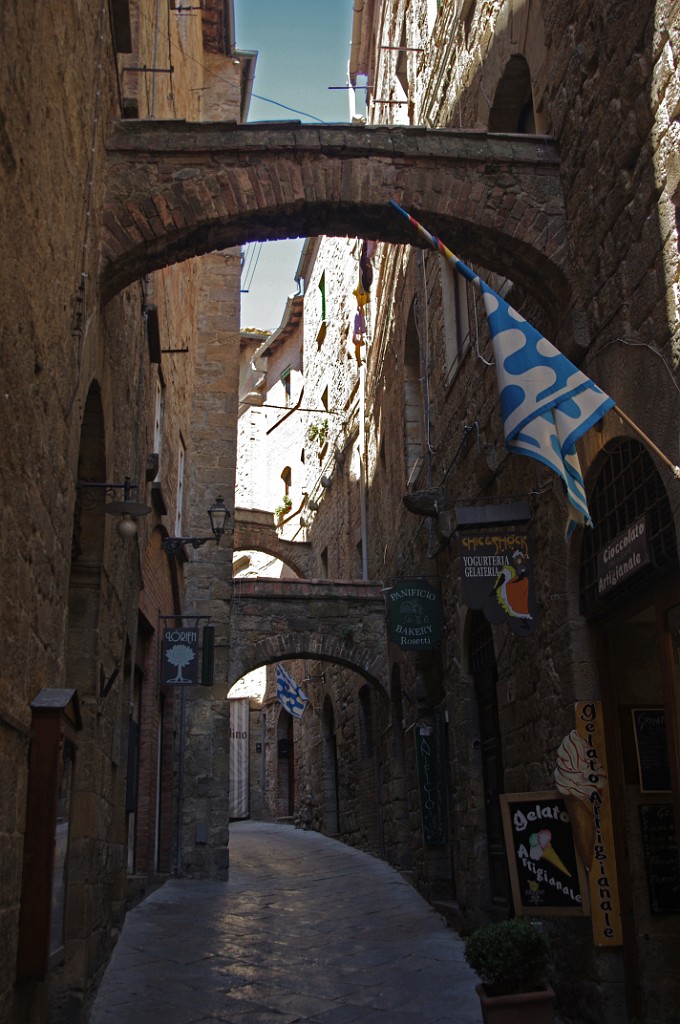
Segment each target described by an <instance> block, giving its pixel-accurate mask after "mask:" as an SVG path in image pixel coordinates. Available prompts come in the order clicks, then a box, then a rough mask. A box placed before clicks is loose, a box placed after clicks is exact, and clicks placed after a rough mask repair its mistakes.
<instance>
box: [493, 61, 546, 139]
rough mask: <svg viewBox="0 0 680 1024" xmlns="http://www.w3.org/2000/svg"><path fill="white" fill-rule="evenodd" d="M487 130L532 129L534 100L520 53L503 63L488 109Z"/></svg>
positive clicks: (526, 65)
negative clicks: (501, 73) (503, 69)
mask: <svg viewBox="0 0 680 1024" xmlns="http://www.w3.org/2000/svg"><path fill="white" fill-rule="evenodd" d="M489 131H490V132H519V133H520V134H528V135H531V134H532V133H533V132H535V131H536V119H535V117H534V101H533V96H532V93H531V73H530V71H529V65H528V64H527V62H526V60H525V59H524V57H522V55H521V54H519V53H516V54H514V55H513V56H512V57H511V58H510V60H509V61H508V63H507V64H506V66H505V71H504V72H503V77H502V78H501V80H500V82H499V83H498V86H497V88H496V95H495V96H494V100H493V106H492V107H491V111H490V112H489Z"/></svg>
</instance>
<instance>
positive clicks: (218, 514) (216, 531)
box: [161, 497, 230, 555]
mask: <svg viewBox="0 0 680 1024" xmlns="http://www.w3.org/2000/svg"><path fill="white" fill-rule="evenodd" d="M229 515H230V513H229V509H228V508H227V507H226V505H225V504H224V500H223V499H222V497H218V498H217V500H216V501H214V502H213V504H212V505H211V506H210V508H209V509H208V518H209V519H210V527H211V529H212V537H166V538H165V540H164V541H163V543H162V544H161V547H162V548H163V551H167V553H168V554H169V555H176V554H177V553H178V552H179V551H181V550H182V548H183V547H184V545H185V544H190V545H191V547H192V548H200V547H202V545H203V544H207V542H208V541H209V540H214V541H215V543H216V544H219V542H220V541H221V540H222V537H223V536H224V531H225V530H226V528H227V520H228V519H229Z"/></svg>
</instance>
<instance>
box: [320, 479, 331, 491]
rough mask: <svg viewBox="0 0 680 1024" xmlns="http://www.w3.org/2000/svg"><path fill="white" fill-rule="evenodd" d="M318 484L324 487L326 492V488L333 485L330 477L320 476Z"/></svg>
mask: <svg viewBox="0 0 680 1024" xmlns="http://www.w3.org/2000/svg"><path fill="white" fill-rule="evenodd" d="M320 483H321V486H322V487H325V488H326V490H328V488H329V487H330V485H331V484H332V483H333V481H332V479H331V477H329V476H322V477H321V480H320Z"/></svg>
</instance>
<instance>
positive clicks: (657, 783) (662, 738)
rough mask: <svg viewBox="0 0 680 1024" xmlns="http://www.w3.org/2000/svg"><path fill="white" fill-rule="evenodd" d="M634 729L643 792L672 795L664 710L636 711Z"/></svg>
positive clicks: (642, 709) (643, 709)
mask: <svg viewBox="0 0 680 1024" xmlns="http://www.w3.org/2000/svg"><path fill="white" fill-rule="evenodd" d="M632 713H633V730H634V732H635V748H636V750H637V759H638V769H639V771H640V791H641V792H642V793H669V792H670V790H671V770H670V766H669V763H668V742H667V740H666V712H665V711H664V709H663V708H660V707H658V708H633V709H632Z"/></svg>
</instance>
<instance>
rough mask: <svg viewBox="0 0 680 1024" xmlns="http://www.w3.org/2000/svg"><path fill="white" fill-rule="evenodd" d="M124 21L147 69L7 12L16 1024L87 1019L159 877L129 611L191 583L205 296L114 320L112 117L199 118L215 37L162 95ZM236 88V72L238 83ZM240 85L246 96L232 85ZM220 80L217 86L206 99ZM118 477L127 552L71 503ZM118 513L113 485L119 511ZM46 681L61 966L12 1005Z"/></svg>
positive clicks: (151, 723)
mask: <svg viewBox="0 0 680 1024" xmlns="http://www.w3.org/2000/svg"><path fill="white" fill-rule="evenodd" d="M133 14H134V18H133V44H134V47H135V53H134V54H131V55H129V56H125V57H123V56H117V55H116V53H115V49H114V46H113V42H112V39H111V36H110V21H109V16H108V6H107V5H106V4H103V3H102V4H99V5H96V4H95V5H82V4H79V3H68V4H66V5H65V6H64V7H63V8H61V9H60V12H59V18H58V19H57V21H56V22H55V21H54V19H53V18H52V17H51V16H50V14H49V12H41V11H39V10H37V9H36V10H28V9H24V7H22V5H20V4H15V3H10V4H5V5H3V7H2V11H1V12H0V30H1V32H2V37H3V40H4V42H5V46H6V48H7V52H8V53H11V55H12V59H11V60H8V61H6V62H5V63H4V64H3V67H2V70H1V71H0V154H1V157H0V178H1V179H2V190H3V195H5V196H6V201H5V202H4V203H3V208H2V213H0V234H1V236H2V238H3V251H2V257H1V258H0V318H1V323H2V326H1V328H0V331H1V332H2V333H1V335H0V347H1V356H2V358H1V362H2V366H3V387H2V395H3V397H2V402H0V428H1V430H2V436H3V439H4V442H5V443H4V445H3V456H2V459H1V460H0V503H1V506H2V514H3V546H2V550H1V552H0V564H1V571H2V575H3V580H4V586H3V588H2V596H1V597H0V602H1V608H2V616H3V623H4V634H3V669H2V677H1V679H0V722H1V723H2V724H1V725H0V729H2V732H3V740H2V743H1V744H0V749H2V751H3V754H2V774H3V783H4V787H3V788H4V789H5V793H6V797H5V800H4V801H3V803H2V807H1V808H0V843H1V844H2V848H3V856H2V864H3V868H2V878H1V879H0V882H1V884H0V889H1V891H2V899H1V902H0V926H1V927H0V931H1V932H2V935H3V949H2V956H1V957H0V960H1V963H2V968H1V969H0V1019H2V1020H3V1021H5V1020H7V1021H10V1020H11V1021H12V1022H19V1021H30V1022H31V1024H33V1022H34V1021H35V1022H43V1021H45V1020H46V1019H47V1014H48V1008H47V1006H48V987H49V989H50V996H49V1001H50V1003H51V1010H50V1020H51V1021H54V1022H57V1021H64V1022H66V1021H68V1022H75V1021H79V1020H80V1019H81V1018H82V1016H83V1014H84V1012H85V1009H86V1006H87V1003H88V1000H89V999H90V998H91V995H92V992H93V989H94V987H95V985H96V983H97V981H98V978H99V977H100V975H101V972H102V970H103V967H104V964H105V962H106V958H107V956H108V954H109V953H110V950H111V948H112V945H113V943H114V941H115V938H116V935H117V933H118V930H119V928H120V924H121V922H122V918H123V915H124V912H125V907H126V901H127V868H128V867H129V868H130V869H131V870H136V871H138V872H142V873H143V875H144V878H150V877H151V876H152V875H153V873H154V871H155V870H156V863H155V853H156V851H155V838H156V836H155V819H154V813H155V803H156V801H155V783H156V766H157V763H158V760H157V757H158V749H157V735H158V727H159V723H160V721H161V718H160V716H161V699H160V695H159V693H158V686H157V680H156V657H155V641H154V640H153V638H151V639H150V638H149V636H148V635H146V634H145V635H144V636H142V637H140V638H139V639H138V636H137V630H138V618H137V612H138V595H139V594H140V591H142V592H143V596H142V601H141V605H142V611H143V616H144V618H145V619H146V622H147V624H148V626H149V631H150V632H151V633H153V631H155V629H156V626H157V615H158V613H159V612H162V613H171V612H177V611H179V610H180V608H181V604H182V590H183V585H182V580H181V572H180V573H178V572H177V566H176V565H175V566H174V567H173V570H172V571H169V567H168V558H167V555H165V553H163V552H161V551H160V537H161V535H162V534H167V533H173V532H174V527H175V521H176V516H175V512H176V500H177V493H178V487H177V485H178V469H177V467H178V448H179V439H180V436H181V437H182V439H183V440H184V443H185V444H186V445H187V447H188V449H189V453H190V451H191V444H192V441H191V420H190V413H191V409H190V406H189V396H190V395H191V392H192V390H193V384H192V379H193V378H192V375H193V365H194V361H195V358H196V349H197V344H196V339H197V329H196V321H197V301H198V286H199V280H198V277H197V271H196V268H195V266H194V267H192V266H185V267H181V268H180V267H174V268H172V269H170V270H168V271H163V272H162V273H161V274H159V275H158V276H157V278H156V279H155V280H154V279H149V280H148V281H146V282H144V283H137V284H133V285H131V286H130V287H129V288H128V289H127V290H126V291H125V292H123V293H121V294H120V295H118V296H117V297H116V298H115V299H113V300H112V301H111V302H109V303H108V305H106V306H105V307H104V306H102V305H101V303H100V296H99V291H98V272H99V246H100V239H101V233H100V225H101V218H102V212H103V211H102V204H103V196H104V171H103V162H102V156H103V151H104V146H105V140H106V138H107V136H108V134H109V132H110V128H111V122H112V119H116V118H119V117H120V116H121V109H120V106H119V101H120V99H121V98H123V100H126V99H129V98H134V97H136V100H137V103H138V108H137V109H138V113H139V114H141V116H146V117H148V116H154V117H156V118H157V119H162V118H165V117H173V118H174V117H185V118H187V119H190V120H191V119H193V118H196V117H198V116H200V110H199V109H198V107H197V102H196V101H197V96H198V95H200V93H197V92H196V91H195V89H194V88H193V87H194V86H197V85H202V84H203V81H202V72H201V74H200V75H199V76H198V79H197V70H196V69H197V68H199V67H200V61H197V60H196V57H197V56H199V55H200V51H201V49H202V37H201V27H200V26H201V23H200V19H198V18H194V19H191V25H189V23H188V22H187V24H186V25H185V27H184V28H183V27H182V25H181V24H180V20H181V19H180V18H179V16H178V15H177V14H175V13H170V12H169V9H168V8H167V6H166V10H165V11H164V12H163V18H162V19H161V20H162V22H163V23H162V24H161V25H160V28H159V31H160V38H161V42H162V45H161V47H160V51H159V57H158V59H159V63H160V64H163V63H164V61H165V59H166V58H167V56H168V52H167V51H168V48H169V46H171V47H172V48H173V53H174V58H173V66H174V71H173V75H172V76H166V77H165V78H164V79H163V81H162V85H161V84H160V80H161V76H160V75H158V76H156V82H157V85H156V86H154V88H153V89H152V88H150V86H151V77H152V76H150V75H146V76H141V75H138V76H137V77H135V75H134V74H133V73H132V72H129V71H123V65H125V64H128V65H129V64H135V63H136V64H137V65H139V66H141V65H142V64H146V65H147V66H151V65H152V64H153V58H152V54H153V46H154V28H153V26H154V16H153V15H154V11H153V5H152V4H150V3H142V4H138V5H136V6H135V8H134V10H133ZM185 29H186V31H185ZM168 33H170V39H169V37H168ZM182 33H184V36H182ZM75 54H77V58H78V59H77V60H76V59H74V55H75ZM213 57H214V61H216V62H217V63H219V57H218V56H217V55H213ZM211 59H212V58H211ZM222 60H223V62H224V58H222ZM228 64H229V65H230V66H231V62H228ZM216 66H217V64H216ZM223 72H224V74H226V75H229V68H223ZM232 78H233V79H234V81H235V82H238V81H239V78H238V71H237V70H235V69H234V71H233V74H232ZM140 79H141V80H140ZM133 80H134V81H135V82H136V85H135V87H134V88H132V86H131V84H130V83H131V82H132V81H133ZM215 82H216V79H215V77H214V76H212V78H211V86H212V87H214V86H215ZM218 89H219V86H218ZM236 262H238V260H237V261H236ZM223 284H224V281H222V282H221V283H220V285H219V287H222V286H223ZM237 289H238V284H236V285H235V286H234V287H233V288H232V292H233V294H234V295H235V299H234V304H235V308H237V306H238V291H237ZM148 303H152V304H154V305H156V306H157V308H158V318H159V327H160V335H161V338H160V340H161V347H162V348H179V347H186V348H188V350H189V351H188V353H185V354H183V355H166V354H163V355H162V356H161V363H160V367H159V366H157V365H156V364H152V363H151V362H150V351H149V347H148V344H147V338H146V332H145V318H144V316H143V311H144V308H145V306H146V304H148ZM236 319H237V317H236ZM159 379H162V381H163V384H164V391H165V397H164V407H165V408H164V411H165V416H164V422H163V425H162V431H161V436H162V443H161V445H160V446H159V445H158V444H157V443H156V442H155V441H154V411H155V395H156V384H157V381H158V380H159ZM88 396H89V398H88ZM231 443H232V444H233V438H232V439H231ZM159 447H160V455H161V470H160V475H159V478H158V484H159V490H158V493H159V494H160V495H161V496H162V498H163V501H164V503H165V509H164V508H163V506H162V503H159V502H158V501H157V500H155V497H156V495H155V496H154V500H152V490H151V481H150V480H149V479H147V468H148V465H150V464H149V463H148V458H149V456H150V455H151V454H152V453H153V452H157V451H158V448H159ZM189 457H190V456H189ZM27 466H28V467H31V468H30V470H28V471H27V469H26V467H27ZM126 475H127V476H129V477H130V480H131V481H132V482H133V483H134V484H136V485H137V490H136V491H134V492H133V493H132V497H133V498H134V499H135V500H138V501H140V502H143V503H145V504H147V505H148V506H150V507H151V506H152V512H151V514H150V515H148V516H147V517H145V518H144V519H141V520H140V521H139V531H138V535H137V537H136V538H133V539H127V540H123V539H122V538H121V537H119V536H118V534H117V532H116V530H115V526H116V519H115V517H112V516H108V515H107V516H105V515H104V514H103V511H102V506H103V501H104V494H103V492H102V491H94V492H93V491H92V490H91V489H90V490H89V491H88V490H87V489H82V490H78V489H77V488H76V482H77V480H78V479H90V480H92V479H94V480H97V481H100V482H104V481H109V482H122V481H123V480H124V478H125V476H126ZM151 475H153V474H151ZM227 482H228V481H227ZM122 497H123V494H122V491H121V490H119V491H117V492H116V493H115V494H111V495H109V500H111V499H113V498H115V499H116V500H120V499H121V498H122ZM202 497H203V495H201V496H200V498H199V500H201V499H202ZM228 497H229V492H228V491H225V498H228ZM98 499H101V501H99V500H98ZM92 502H94V504H95V506H96V507H95V509H94V510H93V509H92ZM205 507H206V508H207V505H206V506H205ZM201 532H203V529H201ZM72 539H75V541H76V542H77V543H76V545H75V546H74V554H73V556H72ZM147 545H148V546H147ZM79 552H80V553H79ZM140 679H142V680H143V681H142V682H141V683H140ZM43 687H57V688H60V687H66V688H75V689H76V690H77V693H78V695H79V697H80V707H81V711H82V717H83V729H82V731H81V733H80V735H79V748H78V755H77V762H76V773H75V782H74V790H73V801H72V815H71V831H70V845H69V871H68V883H69V884H68V888H67V892H66V925H65V961H64V964H63V965H62V966H60V967H58V968H57V969H56V970H53V971H52V972H50V974H49V976H48V979H47V981H48V982H49V986H48V985H47V984H45V983H44V982H43V980H42V979H38V981H37V982H36V983H35V984H34V983H29V984H26V985H23V986H21V987H19V988H18V989H15V988H14V979H15V967H16V956H17V930H18V915H19V907H20V898H21V878H22V860H23V835H24V828H25V807H26V779H27V767H28V753H29V742H30V725H31V712H30V703H31V701H32V700H33V699H34V698H35V697H36V695H37V694H38V693H39V692H40V690H41V689H42V688H43ZM142 690H144V699H143V700H142V699H141V691H142ZM165 696H166V700H165V704H164V710H163V712H162V714H163V718H164V732H163V744H164V750H163V752H162V757H161V761H162V778H163V780H164V787H163V790H162V794H161V802H162V814H163V819H164V821H165V823H166V825H171V822H172V804H173V800H172V796H173V794H172V788H171V783H172V760H173V729H172V722H171V719H172V694H170V693H168V694H166V695H165ZM140 701H141V708H143V714H142V713H140ZM131 716H132V717H134V718H135V719H136V720H138V721H139V722H140V725H141V742H140V758H139V780H140V782H139V785H140V790H139V800H138V805H137V812H136V825H137V834H136V836H135V834H134V830H132V829H131V828H128V825H129V823H130V822H131V821H132V819H128V818H127V817H126V812H125V788H126V776H127V758H128V737H129V729H130V720H131ZM10 794H11V796H10ZM50 841H51V840H50V837H45V842H46V843H49V842H50ZM135 846H136V853H137V862H136V864H135V863H134V859H133V850H134V849H135ZM171 853H172V850H171V832H170V829H169V828H166V831H165V832H164V833H163V834H162V836H161V837H160V848H159V857H158V866H159V867H160V869H161V870H166V871H167V870H169V867H170V856H171Z"/></svg>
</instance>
